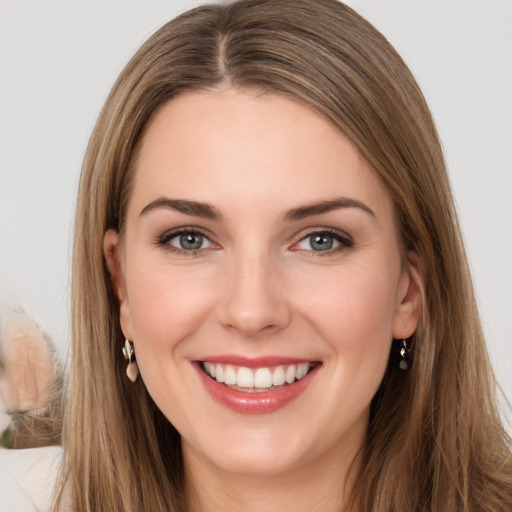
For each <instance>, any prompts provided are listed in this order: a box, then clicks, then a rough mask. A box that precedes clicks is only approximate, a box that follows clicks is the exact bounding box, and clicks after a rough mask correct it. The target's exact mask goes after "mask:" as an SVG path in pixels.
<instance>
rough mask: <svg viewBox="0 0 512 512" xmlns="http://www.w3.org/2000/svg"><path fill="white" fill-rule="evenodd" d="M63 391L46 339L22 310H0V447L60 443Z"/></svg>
mask: <svg viewBox="0 0 512 512" xmlns="http://www.w3.org/2000/svg"><path fill="white" fill-rule="evenodd" d="M61 390H62V376H61V372H60V369H59V365H58V364H57V359H56V353H55V350H54V348H53V346H52V344H51V342H50V339H49V337H48V336H47V335H46V334H45V333H44V332H43V331H42V330H41V329H40V327H39V326H38V325H37V324H36V323H35V322H34V321H33V320H32V319H31V318H30V317H29V316H28V315H27V314H26V313H25V312H24V311H23V310H22V309H21V308H18V309H14V308H7V307H2V308H0V446H1V447H3V448H29V447H38V446H48V445H54V444H59V441H60V416H61V414H60V413H61V400H60V396H61V393H62V391H61Z"/></svg>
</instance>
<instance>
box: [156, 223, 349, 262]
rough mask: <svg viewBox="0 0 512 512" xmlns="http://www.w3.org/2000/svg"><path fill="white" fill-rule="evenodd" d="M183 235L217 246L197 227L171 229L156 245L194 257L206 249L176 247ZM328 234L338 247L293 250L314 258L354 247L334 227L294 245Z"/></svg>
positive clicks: (318, 230) (309, 233)
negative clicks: (175, 240) (176, 242)
mask: <svg viewBox="0 0 512 512" xmlns="http://www.w3.org/2000/svg"><path fill="white" fill-rule="evenodd" d="M181 235H195V236H197V235H199V236H201V237H203V238H204V239H206V240H207V241H208V242H209V243H210V244H212V245H213V246H215V245H216V244H215V243H214V242H212V241H211V240H210V238H209V237H208V235H206V234H205V233H204V232H203V231H201V230H199V229H197V228H181V229H177V230H173V231H169V232H167V233H164V234H163V235H161V236H159V237H158V238H157V240H156V245H157V246H159V247H164V248H165V249H166V250H168V251H171V252H173V253H176V254H179V255H183V256H189V257H194V256H198V255H200V254H201V252H202V251H205V250H206V248H199V249H195V250H186V249H182V248H179V247H175V246H174V245H171V244H170V241H171V240H172V239H174V238H177V237H179V236H181ZM315 235H316V236H328V237H330V238H333V239H334V240H335V241H336V242H338V243H339V246H338V247H335V248H329V249H326V250H324V251H314V250H308V249H301V248H297V249H291V250H293V251H303V252H304V253H306V254H307V255H308V257H311V258H314V257H317V256H319V257H325V256H332V255H333V254H337V253H338V252H340V251H342V250H344V249H347V248H350V247H353V245H354V242H353V240H352V239H351V238H350V237H349V236H348V235H346V234H345V233H342V232H340V231H337V230H334V229H327V228H323V229H316V230H311V231H309V232H308V233H307V234H305V235H304V236H302V237H301V238H300V240H299V241H298V242H295V243H294V244H293V245H292V247H295V246H297V245H298V244H300V243H301V242H303V241H305V240H307V239H308V238H311V237H313V236H315Z"/></svg>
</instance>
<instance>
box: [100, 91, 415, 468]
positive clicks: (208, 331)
mask: <svg viewBox="0 0 512 512" xmlns="http://www.w3.org/2000/svg"><path fill="white" fill-rule="evenodd" d="M105 252H106V257H107V262H108V265H109V268H110V270H111V273H112V277H113V282H114V286H115V288H116V291H117V295H118V297H119V300H120V308H121V325H122V329H123V332H124V334H125V336H126V337H127V338H128V339H129V340H133V343H134V346H135V353H136V358H137V364H138V366H139V369H140V373H141V376H142V378H143V380H144V383H145V385H146V386H147V389H148V391H149V393H150V395H151V396H152V398H153V399H154V401H155V403H156V404H157V405H158V407H159V408H160V409H161V410H162V412H163V413H164V414H165V416H166V417H167V418H168V419H169V421H170V422H171V423H172V424H173V425H174V426H175V427H176V428H177V429H178V431H179V432H180V433H181V436H182V440H183V450H184V454H185V458H186V460H189V461H192V462H191V463H194V464H196V465H201V464H202V465H206V466H209V467H210V468H216V469H220V470H225V471H230V472H235V473H241V474H260V475H267V474H277V473H283V472H286V471H288V470H294V469H299V468H301V467H305V466H306V465H310V467H311V465H312V464H313V465H314V464H318V465H320V464H321V466H318V467H322V468H324V469H325V468H327V467H328V464H329V463H330V461H339V460H343V458H344V459H345V460H346V459H347V458H349V459H350V457H352V456H353V455H354V453H355V450H357V448H358V447H359V446H360V443H361V442H362V440H363V438H364V435H365V431H366V428H367V422H368V413H369V406H370V401H371V399H372V397H373V396H374V394H375V392H376V390H377V388H378V387H379V384H380V382H381V380H382V377H383V375H384V371H385V368H386V365H387V360H388V354H389V350H390V344H391V340H392V338H393V337H394V338H402V337H404V336H406V332H407V335H410V334H411V333H412V332H413V331H414V329H415V327H416V322H417V318H418V312H419V294H418V286H417V277H416V276H417V274H416V273H415V271H414V270H413V269H411V266H410V264H409V263H408V262H407V261H405V262H404V261H402V260H401V256H400V251H399V243H398V240H397V237H396V229H395V224H394V218H393V209H392V205H391V201H390V199H389V197H388V195H387V193H386V192H385V190H384V188H383V186H382V185H381V183H380V181H379V179H378V178H376V176H375V175H374V173H373V172H372V170H371V169H370V168H369V165H368V164H367V162H366V161H365V160H364V159H363V158H362V157H361V156H360V154H359V153H358V151H357V150H356V149H355V147H354V146H353V145H352V144H351V143H350V142H349V140H348V139H347V138H346V137H345V136H344V135H342V134H341V133H340V132H339V131H338V130H336V129H335V128H334V127H333V126H332V125H331V124H330V123H329V122H327V121H326V120H325V119H323V118H322V117H320V116H319V115H318V114H317V113H315V112H313V111H312V110H310V109H308V108H307V107H305V106H303V105H301V104H300V103H298V102H295V101H292V100H290V99H286V98H284V97H282V96H278V95H272V94H258V93H255V92H242V91H237V90H224V91H217V92H214V91H211V92H193V93H192V92H191V93H186V94H183V95H181V96H179V97H178V98H176V99H173V100H172V101H170V102H169V103H167V104H166V105H164V106H163V107H162V108H161V109H160V110H159V111H158V112H157V113H156V115H155V116H154V118H153V119H152V121H151V122H150V124H149V127H148V130H147V132H146V134H145V136H144V139H143V142H142V146H141V149H140V154H139V157H138V159H137V162H136V173H135V179H134V183H133V189H132V195H131V199H130V201H129V205H128V211H127V218H126V231H125V233H124V235H123V238H122V239H121V240H119V239H118V235H117V234H116V233H115V232H113V231H109V232H108V233H107V235H106V237H105ZM212 375H214V376H215V377H212Z"/></svg>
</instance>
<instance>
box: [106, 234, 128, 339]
mask: <svg viewBox="0 0 512 512" xmlns="http://www.w3.org/2000/svg"><path fill="white" fill-rule="evenodd" d="M103 254H104V255H105V261H106V263H107V268H108V271H109V273H110V279H111V281H112V286H113V288H114V292H115V294H116V296H117V298H118V300H119V320H120V322H121V329H122V331H123V334H124V336H125V337H126V338H127V339H129V340H133V333H132V325H131V315H130V303H129V301H128V294H127V293H126V282H125V278H124V272H123V260H122V252H121V240H120V238H119V233H118V232H117V231H115V230H113V229H109V230H108V231H107V232H106V233H105V236H104V237H103Z"/></svg>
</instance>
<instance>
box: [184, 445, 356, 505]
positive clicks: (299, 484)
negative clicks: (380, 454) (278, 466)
mask: <svg viewBox="0 0 512 512" xmlns="http://www.w3.org/2000/svg"><path fill="white" fill-rule="evenodd" d="M184 448H185V447H184ZM184 455H185V468H186V495H187V503H188V506H187V511H188V512H218V511H219V510H222V511H223V512H235V511H236V512H239V511H240V510H243V511H244V512H260V511H261V510H264V511H265V512H282V511H283V510H293V511H294V512H356V511H355V510H354V509H349V508H348V507H347V501H348V498H349V494H350V490H351V488H352V484H353V479H354V476H355V475H356V474H357V470H358V469H359V457H357V456H356V451H355V450H353V451H352V452H351V453H340V451H338V450H333V451H332V452H331V453H329V454H325V455H324V457H322V458H321V459H317V460H314V461H309V462H307V463H305V464H304V465H302V466H298V467H296V468H294V469H293V470H291V471H288V472H286V473H282V474H270V473H269V474H265V475H240V474H234V473H230V472H227V471H224V470H222V469H221V468H218V467H216V466H213V465H211V464H208V463H206V464H205V461H204V460H201V459H200V458H199V457H197V456H196V455H195V454H194V453H193V452H192V451H189V450H187V449H184Z"/></svg>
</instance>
